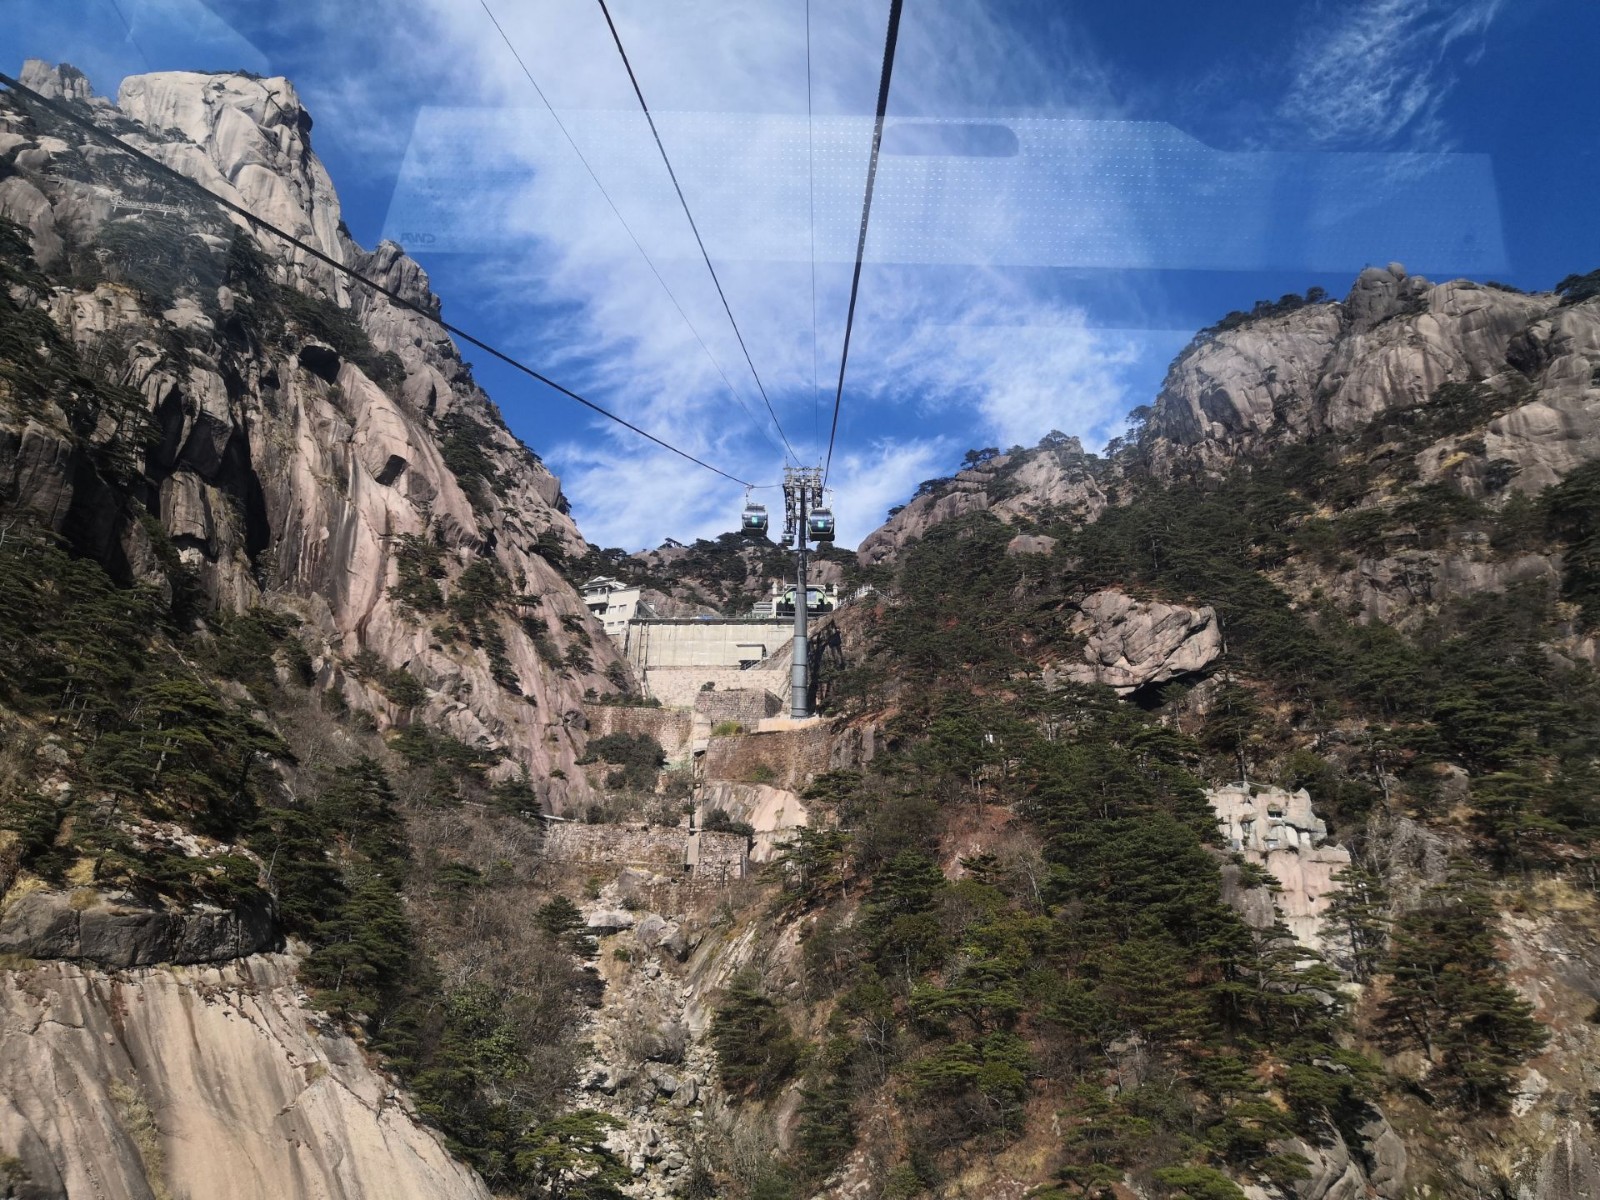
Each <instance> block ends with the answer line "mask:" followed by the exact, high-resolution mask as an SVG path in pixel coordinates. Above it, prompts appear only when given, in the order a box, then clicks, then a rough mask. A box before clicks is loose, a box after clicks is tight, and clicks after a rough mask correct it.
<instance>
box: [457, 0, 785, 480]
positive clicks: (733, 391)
mask: <svg viewBox="0 0 1600 1200" xmlns="http://www.w3.org/2000/svg"><path fill="white" fill-rule="evenodd" d="M807 2H808V3H809V0H807ZM478 3H479V4H481V5H483V11H484V14H485V15H486V16H487V17H488V18H489V22H490V24H492V25H493V26H494V27H495V32H497V33H498V34H499V35H500V40H501V41H503V42H504V43H505V44H506V49H507V50H509V51H511V57H512V58H514V59H516V60H517V66H519V67H521V68H522V73H523V74H524V75H526V76H527V78H528V82H529V83H531V84H532V85H533V90H534V91H535V92H537V93H538V95H539V99H540V100H542V101H544V106H545V108H547V109H549V110H550V117H551V119H552V120H553V121H555V123H556V128H557V129H559V130H561V135H562V136H563V137H565V138H566V139H567V144H568V145H569V146H571V147H572V152H573V153H574V154H576V155H577V156H578V161H579V162H581V163H582V164H583V168H584V170H586V171H588V172H589V178H590V179H592V180H594V185H595V187H597V188H599V189H600V194H601V195H602V196H604V197H605V198H606V203H607V204H609V205H610V206H611V211H612V213H613V214H615V215H616V218H617V222H618V223H619V224H620V225H621V226H622V228H623V229H624V230H625V231H626V232H627V234H628V236H629V237H630V238H632V239H633V245H634V249H636V250H638V251H639V257H641V258H643V259H644V262H645V266H647V267H649V268H650V273H651V274H652V275H654V276H655V277H656V282H657V283H659V284H660V285H661V290H662V291H664V292H665V293H666V294H667V299H668V300H671V301H672V307H674V308H676V309H677V310H678V315H679V316H680V317H682V318H683V323H684V324H685V325H687V326H688V327H689V332H690V333H692V334H694V340H695V341H697V342H699V343H700V349H702V350H704V351H705V352H706V358H707V359H708V360H709V361H710V363H711V365H712V366H713V367H715V368H716V370H717V374H718V375H720V376H722V382H723V383H725V384H726V385H727V387H728V394H729V395H730V396H732V397H733V398H734V400H735V401H737V403H738V405H739V407H740V408H742V409H743V410H744V414H745V416H747V417H749V418H750V423H751V424H752V425H754V426H755V427H756V429H757V430H758V431H759V432H760V434H761V439H762V441H764V442H766V443H767V445H769V446H771V447H772V450H773V453H775V454H778V453H782V451H780V450H779V449H778V444H777V443H776V442H774V441H773V440H772V438H770V437H769V436H768V435H767V429H766V426H765V425H763V424H762V423H761V422H760V421H759V420H757V419H756V415H755V413H753V412H751V411H750V406H749V405H748V404H746V403H745V402H744V397H743V396H741V395H739V390H738V389H737V388H735V387H734V386H733V380H731V379H729V378H728V373H727V372H726V371H724V370H723V369H722V364H721V363H720V362H718V361H717V356H716V355H714V354H712V353H711V347H710V346H708V345H706V340H705V338H703V337H701V336H700V331H699V330H698V329H696V328H695V325H694V322H693V321H691V320H690V319H689V314H688V313H687V312H685V311H684V308H683V305H682V304H680V303H678V297H677V296H675V295H673V292H672V289H671V288H670V287H668V286H667V281H666V279H665V278H663V277H662V274H661V272H660V271H659V270H657V268H656V264H655V261H654V260H653V259H652V258H651V257H650V255H649V254H648V253H646V251H645V248H644V245H643V244H642V243H641V242H640V241H639V235H638V234H636V233H634V231H633V226H631V225H629V224H628V220H627V218H626V217H624V216H623V215H622V210H621V209H619V208H618V207H617V202H616V201H615V200H613V199H612V198H611V193H610V192H608V191H606V185H605V184H603V183H601V182H600V176H599V175H597V174H596V173H595V169H594V167H592V166H591V165H590V164H589V160H588V158H587V157H585V155H584V153H583V151H582V150H581V149H579V148H578V143H577V141H576V140H575V139H574V138H573V136H572V134H571V133H570V132H569V131H568V130H567V127H566V125H565V124H564V123H563V122H562V120H561V116H560V114H559V113H557V112H556V109H555V105H553V104H551V103H550V98H549V97H548V96H546V95H545V94H544V89H543V88H542V87H540V86H539V81H538V80H536V79H535V78H534V77H533V72H532V71H530V70H529V69H528V64H527V63H525V62H524V61H523V60H522V55H521V54H519V53H517V48H516V47H515V46H514V45H512V43H511V38H510V37H509V36H508V35H507V34H506V31H505V29H504V27H502V26H501V24H500V20H499V18H498V17H496V16H495V15H494V11H493V10H492V9H490V7H489V0H478Z"/></svg>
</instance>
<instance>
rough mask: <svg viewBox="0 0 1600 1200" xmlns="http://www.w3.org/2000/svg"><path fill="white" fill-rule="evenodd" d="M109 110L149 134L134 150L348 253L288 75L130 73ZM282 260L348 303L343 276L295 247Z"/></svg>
mask: <svg viewBox="0 0 1600 1200" xmlns="http://www.w3.org/2000/svg"><path fill="white" fill-rule="evenodd" d="M117 107H118V108H119V109H120V110H121V111H122V113H123V114H124V115H125V116H127V117H129V118H131V119H133V120H135V121H138V122H139V123H140V124H142V125H143V126H144V127H145V128H146V130H147V131H149V132H150V133H151V134H154V135H155V136H154V138H153V140H151V141H150V143H149V144H148V145H142V146H141V147H140V148H141V149H143V150H145V151H146V152H147V153H149V154H152V155H153V156H155V157H156V158H158V159H160V160H161V161H162V162H164V163H166V164H167V165H168V166H169V167H172V168H174V169H175V170H178V171H181V172H183V173H184V174H185V175H188V176H189V177H190V178H192V179H195V180H198V181H199V182H200V183H203V184H204V185H205V186H206V187H208V188H210V189H211V190H212V191H214V192H217V193H218V194H220V195H222V196H225V197H226V198H227V199H229V200H232V201H233V202H234V203H236V204H239V205H241V206H242V207H244V208H247V209H249V210H250V211H251V212H253V213H255V214H256V215H257V216H259V217H262V218H263V219H264V220H267V221H270V222H272V223H273V224H274V225H276V226H277V227H278V228H280V229H282V230H284V231H285V232H288V233H292V234H294V235H295V236H296V237H298V238H300V239H301V240H302V241H304V242H308V243H310V244H311V245H313V246H315V247H316V248H317V249H319V250H321V251H322V252H323V253H324V254H327V255H328V256H330V257H331V258H334V259H337V260H338V261H340V262H350V261H351V260H352V259H353V257H354V254H353V253H352V252H353V251H355V249H356V247H355V246H354V244H353V243H352V242H351V241H350V239H349V237H348V235H346V234H344V233H342V232H341V230H340V226H341V221H342V218H341V216H340V211H339V196H338V193H337V192H336V191H335V190H334V186H333V180H332V179H331V178H330V177H329V175H328V172H327V169H326V168H325V167H324V166H323V165H322V160H321V159H319V158H318V157H317V156H316V154H314V153H313V152H312V149H311V115H310V113H308V112H307V111H306V110H305V108H304V107H303V106H302V105H301V103H300V97H299V95H298V94H297V93H296V92H295V89H294V85H293V84H292V83H290V82H289V81H288V80H287V79H284V78H283V77H282V76H275V77H273V78H270V79H258V78H256V77H254V76H250V75H209V74H202V73H200V72H196V71H162V72H158V73H156V74H152V75H133V76H130V77H129V78H127V79H125V80H123V81H122V86H121V87H120V88H119V89H118V90H117ZM285 253H286V254H287V253H289V252H288V251H285ZM291 257H292V258H293V260H294V261H295V262H296V264H297V266H298V267H299V269H300V270H301V272H302V274H303V275H304V276H305V277H306V278H307V279H308V280H309V281H312V282H315V283H317V284H319V285H320V286H322V287H324V288H326V289H328V290H329V291H330V292H331V294H332V295H333V296H334V297H335V298H336V299H337V300H338V302H339V303H340V304H347V303H349V299H350V293H349V284H348V282H347V281H346V279H345V277H344V276H342V275H340V274H339V273H338V272H335V271H333V270H332V269H331V268H328V267H326V266H323V265H322V264H318V263H316V262H315V260H312V259H309V258H307V257H306V256H305V255H304V254H303V253H301V252H299V251H294V252H293V253H292V255H291Z"/></svg>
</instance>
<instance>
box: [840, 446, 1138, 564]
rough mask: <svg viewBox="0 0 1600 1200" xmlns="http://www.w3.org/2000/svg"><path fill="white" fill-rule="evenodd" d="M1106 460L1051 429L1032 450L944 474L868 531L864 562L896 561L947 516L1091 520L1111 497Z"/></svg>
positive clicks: (1008, 520) (862, 554)
mask: <svg viewBox="0 0 1600 1200" xmlns="http://www.w3.org/2000/svg"><path fill="white" fill-rule="evenodd" d="M1103 474H1104V464H1103V463H1101V462H1100V461H1099V460H1097V459H1095V458H1093V457H1092V456H1091V455H1087V454H1085V453H1084V450H1083V444H1082V443H1081V442H1080V441H1079V440H1078V439H1077V438H1075V437H1066V436H1063V435H1061V434H1052V435H1051V436H1050V437H1047V438H1046V439H1045V440H1044V441H1042V442H1041V443H1040V444H1039V445H1038V446H1036V447H1034V448H1033V449H1032V450H1024V451H1021V452H1020V453H1012V454H1002V455H999V456H997V457H995V458H991V459H989V460H988V461H987V462H985V463H983V464H982V465H981V466H979V467H974V468H972V469H969V470H965V471H962V472H960V473H959V474H957V475H956V476H955V477H954V478H953V479H949V480H944V481H942V484H941V485H940V486H937V487H935V488H933V489H931V490H929V491H928V492H927V493H926V494H924V495H919V496H917V497H916V498H914V499H913V500H912V501H911V502H910V503H909V504H907V505H906V506H905V507H904V508H902V509H901V510H900V511H899V512H897V513H895V514H894V515H893V516H892V517H890V518H889V520H888V521H886V522H885V523H884V524H883V525H882V526H880V527H879V528H878V529H876V530H874V531H873V532H872V533H870V534H868V535H867V537H866V538H865V539H864V540H863V541H862V543H861V546H860V548H859V549H858V550H857V556H858V558H859V559H860V561H861V564H862V565H863V566H868V567H871V566H877V565H879V564H880V563H885V562H890V561H892V560H893V559H894V558H895V556H896V555H898V554H899V552H900V551H901V550H902V549H903V548H904V547H905V546H907V545H909V544H910V543H911V542H914V541H917V540H918V539H919V538H921V537H923V536H924V535H925V534H926V533H927V532H928V530H929V529H931V528H933V526H935V525H938V524H940V523H942V522H944V521H953V520H955V519H956V518H958V517H964V516H966V515H967V514H969V513H975V512H990V513H993V514H994V515H995V516H996V517H998V518H999V519H1000V520H1002V521H1004V522H1006V523H1007V524H1010V523H1012V522H1014V521H1016V520H1018V519H1019V518H1027V517H1032V516H1036V515H1038V514H1041V513H1043V512H1045V511H1047V510H1048V511H1051V512H1056V513H1060V514H1062V515H1065V516H1069V517H1072V518H1074V519H1077V520H1080V521H1085V522H1087V521H1092V520H1093V519H1094V518H1095V517H1097V516H1099V515H1100V513H1101V512H1103V511H1104V510H1105V508H1106V505H1107V503H1108V500H1107V496H1106V492H1105V488H1104V486H1103V485H1102V475H1103Z"/></svg>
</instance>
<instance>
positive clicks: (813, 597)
mask: <svg viewBox="0 0 1600 1200" xmlns="http://www.w3.org/2000/svg"><path fill="white" fill-rule="evenodd" d="M796 590H797V589H796V588H795V586H794V584H792V583H791V584H789V585H788V586H787V587H785V588H784V589H783V594H782V595H781V596H779V597H778V600H777V604H776V605H775V606H774V611H775V613H776V615H778V616H780V617H792V616H794V596H795V591H796ZM838 605H839V595H838V591H837V590H836V589H835V588H834V586H833V585H832V584H820V585H819V584H811V585H810V586H808V587H807V588H806V611H807V612H808V613H811V614H812V615H813V616H816V615H820V614H822V613H827V612H832V611H833V610H834V609H835V608H837V607H838Z"/></svg>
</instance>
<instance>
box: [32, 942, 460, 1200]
mask: <svg viewBox="0 0 1600 1200" xmlns="http://www.w3.org/2000/svg"><path fill="white" fill-rule="evenodd" d="M0 1145H3V1146H4V1147H5V1148H6V1149H7V1151H9V1152H10V1153H12V1154H14V1155H15V1156H16V1157H17V1158H18V1159H20V1160H21V1164H22V1170H23V1171H24V1172H25V1173H26V1177H27V1179H28V1184H27V1187H28V1189H29V1190H27V1191H26V1192H23V1193H19V1194H23V1195H27V1196H30V1197H34V1198H36V1200H57V1198H59V1200H77V1198H78V1197H87V1196H97V1197H105V1198H107V1200H156V1198H157V1197H163V1196H188V1197H200V1196H216V1197H223V1196H226V1197H228V1198H229V1200H283V1198H285V1197H291V1196H292V1197H305V1198H308V1200H309V1198H317V1200H399V1198H402V1197H417V1198H421V1197H438V1198H439V1200H443V1198H445V1197H450V1198H452V1200H457V1198H459V1200H477V1198H483V1200H487V1197H488V1195H489V1193H488V1192H487V1191H486V1190H485V1188H484V1187H483V1185H482V1183H481V1182H480V1181H479V1180H478V1179H477V1177H476V1176H475V1175H474V1174H473V1173H472V1172H471V1171H470V1170H468V1169H467V1168H466V1167H464V1166H462V1165H461V1164H459V1163H457V1162H456V1161H455V1160H454V1159H452V1158H451V1157H450V1156H449V1155H448V1154H447V1153H446V1152H445V1149H444V1147H443V1146H442V1145H441V1144H440V1142H439V1141H438V1139H437V1137H436V1136H435V1135H434V1134H433V1133H432V1132H430V1131H429V1130H427V1129H425V1128H424V1127H423V1126H422V1125H420V1124H419V1123H418V1121H417V1120H416V1118H415V1116H414V1114H413V1113H412V1112H411V1110H410V1108H409V1106H408V1104H407V1103H406V1102H405V1101H404V1100H403V1099H402V1098H401V1096H400V1094H399V1093H398V1092H396V1091H395V1090H394V1085H393V1084H392V1083H391V1082H390V1080H389V1079H388V1078H387V1077H385V1076H383V1075H381V1074H379V1073H378V1072H376V1071H374V1070H373V1069H372V1067H371V1066H369V1065H368V1062H367V1057H366V1055H365V1053H364V1052H363V1050H362V1049H361V1047H360V1046H358V1045H357V1044H356V1043H355V1042H354V1041H352V1040H351V1039H350V1038H349V1037H347V1036H345V1035H344V1034H343V1033H341V1032H339V1031H337V1030H336V1029H334V1028H332V1027H331V1026H330V1025H329V1024H328V1023H327V1022H326V1020H325V1019H324V1018H323V1017H322V1016H321V1015H320V1014H318V1013H317V1012H316V1011H315V1010H314V1009H312V1008H310V1007H309V1006H308V1005H306V1004H305V1003H304V998H303V996H302V994H301V993H300V991H299V989H297V988H296V987H295V985H294V983H293V960H292V959H291V958H289V957H288V956H285V955H256V956H254V957H251V958H245V959H240V960H238V961H236V962H233V963H229V964H226V965H224V966H218V967H203V968H199V967H192V968H171V967H151V968H145V969H139V970H132V971H125V972H119V973H116V974H106V973H103V972H101V971H99V970H95V969H91V968H86V967H80V966H77V965H74V964H72V963H66V962H50V963H41V964H39V965H37V966H33V967H29V968H27V969H23V970H7V971H0Z"/></svg>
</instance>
